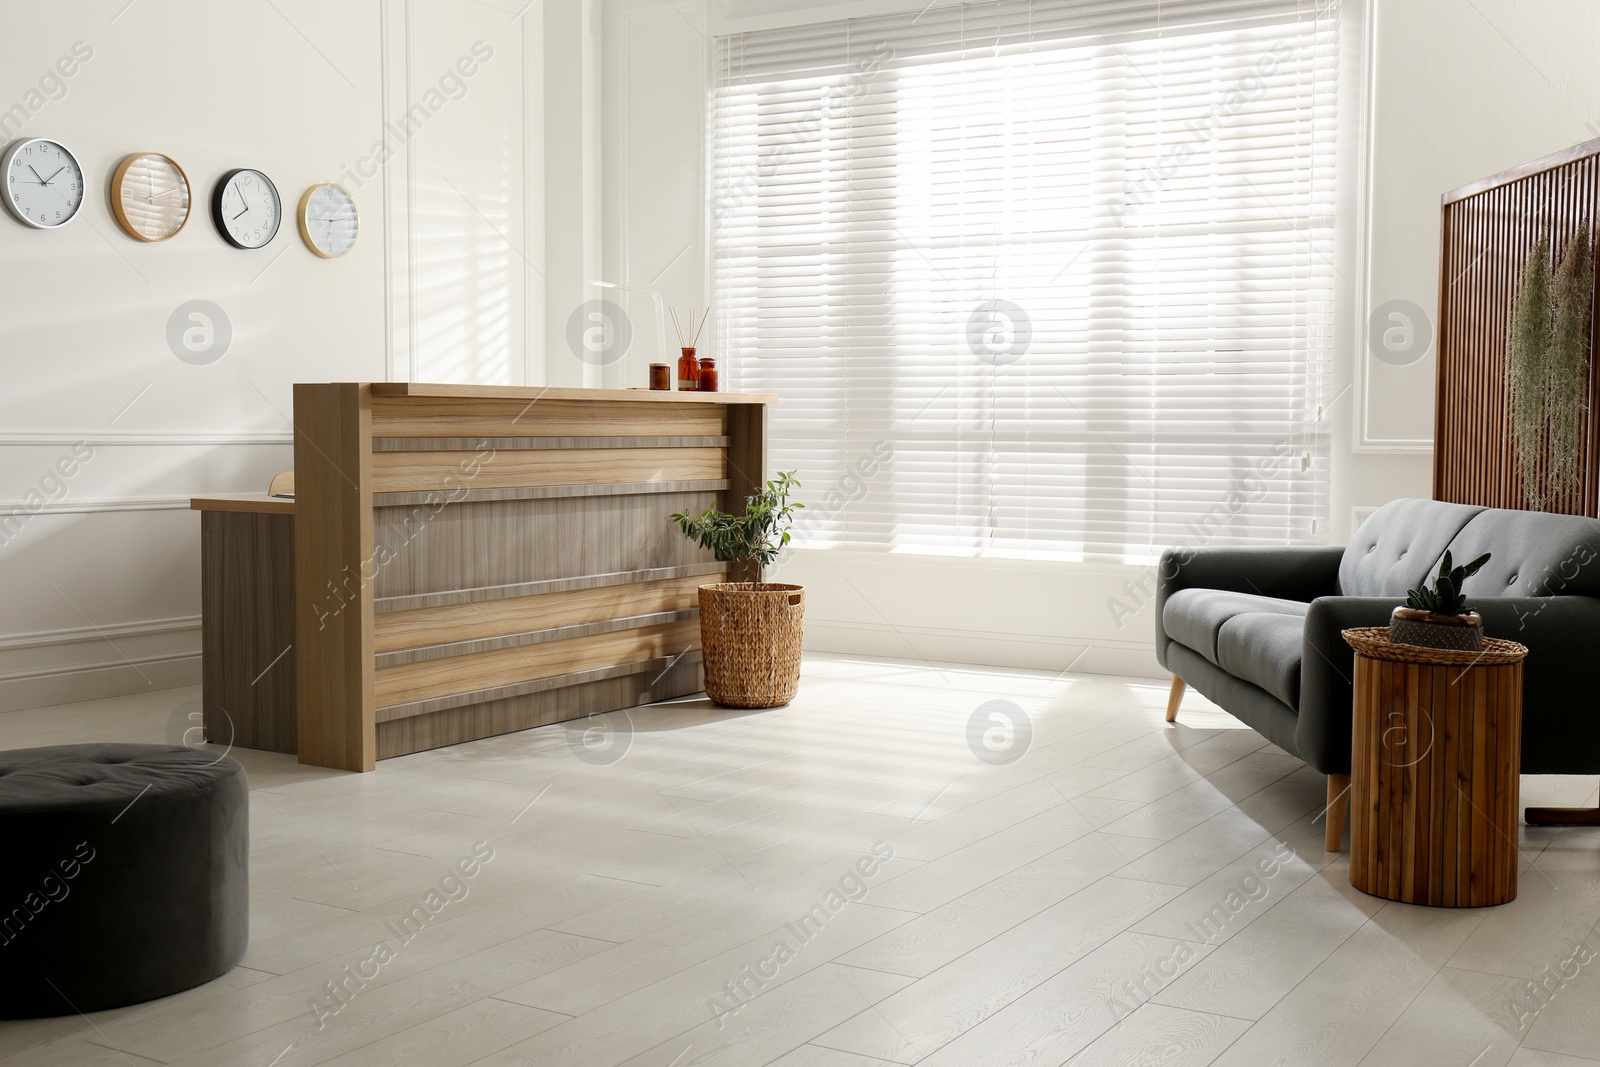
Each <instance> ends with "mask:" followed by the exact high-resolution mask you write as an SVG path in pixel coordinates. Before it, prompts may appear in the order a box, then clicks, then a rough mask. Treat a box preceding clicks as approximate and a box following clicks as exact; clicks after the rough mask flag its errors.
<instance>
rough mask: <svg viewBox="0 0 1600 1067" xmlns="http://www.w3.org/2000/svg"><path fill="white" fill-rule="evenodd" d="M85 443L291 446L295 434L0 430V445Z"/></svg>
mask: <svg viewBox="0 0 1600 1067" xmlns="http://www.w3.org/2000/svg"><path fill="white" fill-rule="evenodd" d="M76 444H86V445H94V446H97V447H101V448H115V447H119V446H123V445H165V446H180V447H182V446H190V445H292V444H294V433H293V432H292V431H288V430H285V431H282V432H262V433H227V432H223V433H154V432H152V433H104V432H102V431H100V430H92V431H91V430H85V431H83V432H82V433H73V432H71V431H68V432H66V433H62V432H60V431H56V430H51V431H48V432H46V431H43V430H40V431H31V430H12V431H10V432H5V433H0V445H8V446H11V447H16V448H23V447H27V446H29V445H68V446H71V445H76Z"/></svg>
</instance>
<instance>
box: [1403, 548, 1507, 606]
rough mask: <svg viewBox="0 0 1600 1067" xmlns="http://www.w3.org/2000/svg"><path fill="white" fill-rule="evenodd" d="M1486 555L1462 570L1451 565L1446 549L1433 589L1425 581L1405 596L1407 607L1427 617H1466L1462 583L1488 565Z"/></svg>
mask: <svg viewBox="0 0 1600 1067" xmlns="http://www.w3.org/2000/svg"><path fill="white" fill-rule="evenodd" d="M1489 555H1490V554H1489V553H1488V552H1485V553H1484V554H1483V555H1481V556H1479V557H1478V558H1477V559H1475V560H1473V561H1472V562H1471V563H1468V564H1466V565H1464V566H1461V567H1455V566H1452V564H1453V562H1454V561H1453V560H1452V559H1451V558H1450V550H1449V549H1446V550H1445V553H1444V559H1442V560H1440V561H1439V573H1438V575H1436V576H1435V577H1434V580H1433V588H1432V589H1429V588H1428V584H1427V583H1426V582H1424V583H1423V584H1422V587H1421V588H1420V589H1413V590H1411V591H1410V592H1408V593H1407V594H1406V607H1408V608H1415V609H1417V610H1418V611H1426V612H1427V613H1428V614H1430V615H1465V614H1466V613H1467V610H1468V609H1467V602H1466V600H1465V599H1463V598H1462V596H1461V583H1462V582H1464V581H1466V580H1467V579H1468V578H1471V577H1472V576H1473V575H1474V574H1477V573H1478V571H1479V570H1481V569H1482V567H1483V565H1484V564H1485V563H1488V562H1489Z"/></svg>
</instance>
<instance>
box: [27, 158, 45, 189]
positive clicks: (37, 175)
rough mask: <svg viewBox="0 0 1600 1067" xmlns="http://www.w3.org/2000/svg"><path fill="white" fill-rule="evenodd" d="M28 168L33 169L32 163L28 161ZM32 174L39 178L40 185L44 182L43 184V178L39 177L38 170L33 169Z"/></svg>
mask: <svg viewBox="0 0 1600 1067" xmlns="http://www.w3.org/2000/svg"><path fill="white" fill-rule="evenodd" d="M28 169H29V170H33V164H32V163H29V164H28ZM33 176H34V177H35V178H38V179H39V184H40V185H44V184H45V180H44V179H43V178H39V172H38V171H36V170H33Z"/></svg>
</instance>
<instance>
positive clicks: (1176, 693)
mask: <svg viewBox="0 0 1600 1067" xmlns="http://www.w3.org/2000/svg"><path fill="white" fill-rule="evenodd" d="M1187 688H1189V683H1188V682H1186V681H1184V680H1183V679H1182V678H1179V677H1178V676H1177V675H1176V674H1174V675H1173V676H1172V692H1171V694H1170V695H1168V697H1167V721H1168V722H1177V721H1178V705H1179V704H1181V703H1183V691H1184V690H1185V689H1187Z"/></svg>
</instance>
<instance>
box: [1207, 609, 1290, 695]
mask: <svg viewBox="0 0 1600 1067" xmlns="http://www.w3.org/2000/svg"><path fill="white" fill-rule="evenodd" d="M1303 607H1304V605H1302V608H1303ZM1305 628H1306V620H1305V615H1304V614H1299V615H1295V614H1289V613H1285V612H1273V611H1251V612H1246V613H1245V614H1242V615H1235V616H1234V617H1233V618H1231V619H1229V620H1228V621H1227V622H1225V623H1223V624H1222V632H1221V633H1220V634H1219V635H1218V637H1217V666H1219V667H1221V668H1222V669H1223V670H1225V671H1227V672H1228V673H1229V674H1231V675H1233V676H1234V677H1235V678H1239V679H1242V680H1243V681H1246V682H1249V683H1251V684H1252V685H1258V686H1260V687H1261V688H1262V689H1265V690H1266V691H1267V692H1269V693H1271V694H1272V695H1273V696H1275V697H1277V698H1278V699H1279V700H1281V701H1283V702H1284V703H1285V704H1287V705H1289V706H1290V707H1291V708H1298V707H1299V706H1300V656H1301V653H1302V650H1303V649H1304V648H1305Z"/></svg>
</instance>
